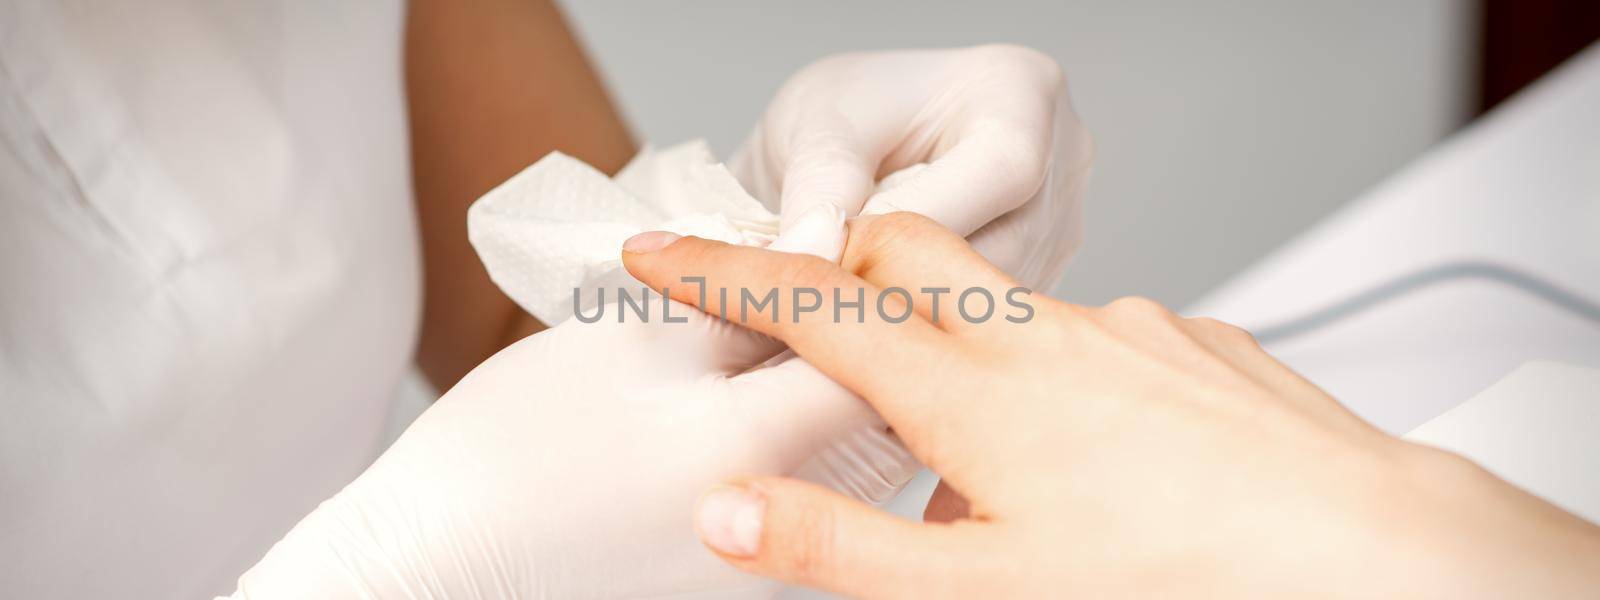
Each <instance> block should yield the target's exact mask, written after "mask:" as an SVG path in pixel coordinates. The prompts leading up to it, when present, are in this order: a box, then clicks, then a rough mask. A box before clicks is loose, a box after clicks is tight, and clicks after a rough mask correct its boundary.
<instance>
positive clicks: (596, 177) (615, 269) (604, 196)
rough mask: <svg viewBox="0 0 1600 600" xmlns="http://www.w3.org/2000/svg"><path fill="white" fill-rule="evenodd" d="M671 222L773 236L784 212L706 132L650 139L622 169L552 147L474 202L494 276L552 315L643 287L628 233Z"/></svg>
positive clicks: (762, 241) (560, 317)
mask: <svg viewBox="0 0 1600 600" xmlns="http://www.w3.org/2000/svg"><path fill="white" fill-rule="evenodd" d="M650 230H665V231H671V232H673V233H677V234H679V235H693V236H696V237H702V238H707V239H714V240H719V241H723V242H727V243H731V244H744V245H751V246H766V245H767V244H769V243H771V242H772V239H773V238H774V237H776V236H777V234H778V216H777V215H775V214H773V213H772V212H771V211H769V210H767V208H766V207H765V206H762V205H761V202H759V201H757V200H756V199H755V198H752V197H751V196H750V194H748V193H746V192H745V191H744V188H742V187H740V185H739V181H738V180H737V179H735V178H734V176H733V174H732V173H730V172H729V171H728V169H727V167H724V166H723V165H722V164H721V163H720V162H718V161H717V160H716V159H715V158H714V157H713V156H712V154H711V149H710V147H708V146H707V145H706V143H705V142H704V141H703V140H695V141H692V142H687V143H683V144H679V145H677V146H673V147H671V148H667V149H665V150H659V151H657V150H652V149H649V148H646V149H645V150H644V151H642V152H640V153H639V155H638V156H636V157H634V159H633V160H632V161H630V162H629V163H628V165H627V166H626V167H623V169H622V171H621V172H620V173H618V174H617V176H616V178H615V179H613V178H610V177H607V176H606V175H605V174H604V173H601V172H599V171H597V170H595V169H594V168H593V167H590V166H589V165H587V164H584V163H583V162H582V161H579V160H578V159H575V158H573V157H571V156H567V155H565V154H562V153H560V152H552V153H550V154H549V155H547V156H545V157H544V158H542V159H540V160H539V162H536V163H534V164H533V165H532V166H530V167H528V168H527V169H524V170H523V171H522V172H521V173H518V174H517V175H516V176H514V177H512V178H511V179H509V180H507V181H506V182H505V183H503V184H500V186H499V187H496V188H495V189H493V190H491V191H490V192H489V193H488V194H486V195H484V197H483V198H481V199H479V200H478V201H477V202H476V203H474V204H473V205H472V208H471V209H469V210H468V211H467V235H468V238H469V239H471V240H472V246H473V248H476V249H477V251H478V256H479V258H481V259H482V260H483V265H484V267H485V268H486V269H488V271H489V277H490V279H493V280H494V282H495V285H498V286H500V289H501V290H502V291H504V292H505V293H506V295H507V296H510V297H511V299H512V300H515V301H516V302H517V304H519V305H521V306H522V308H523V309H525V310H527V311H528V312H529V313H530V314H532V315H533V316H535V317H538V319H539V320H540V321H543V322H544V323H545V324H546V325H551V326H554V325H555V324H557V323H560V322H561V321H564V320H566V319H567V317H570V316H572V314H573V306H572V299H573V295H574V293H573V291H574V289H577V290H579V295H580V297H581V298H582V301H583V306H581V307H579V308H581V309H583V310H585V311H586V312H587V311H588V309H590V308H592V307H593V306H594V304H595V302H596V299H597V298H599V294H598V291H599V289H600V288H609V289H610V290H611V291H610V292H609V294H611V296H610V297H612V298H615V296H614V294H615V293H616V292H615V290H616V288H617V287H619V286H621V287H628V288H631V289H634V290H638V289H642V288H643V284H641V283H639V282H638V281H637V280H635V279H633V277H631V276H629V275H628V274H627V272H626V271H624V270H623V269H622V260H621V248H622V242H623V241H625V240H627V239H628V238H629V237H630V236H632V235H634V234H636V233H640V232H643V231H650Z"/></svg>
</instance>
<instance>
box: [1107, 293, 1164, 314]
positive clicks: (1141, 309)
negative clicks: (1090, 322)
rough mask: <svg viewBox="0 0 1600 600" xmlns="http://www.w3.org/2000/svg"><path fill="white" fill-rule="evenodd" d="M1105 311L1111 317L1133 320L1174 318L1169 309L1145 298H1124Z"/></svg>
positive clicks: (1108, 305)
mask: <svg viewBox="0 0 1600 600" xmlns="http://www.w3.org/2000/svg"><path fill="white" fill-rule="evenodd" d="M1103 310H1105V312H1106V313H1108V314H1111V315H1115V316H1119V317H1125V318H1133V319H1161V320H1171V319H1172V317H1173V316H1174V315H1173V314H1172V311H1169V310H1167V307H1165V306H1162V305H1161V303H1159V302H1156V301H1155V300H1151V299H1149V298H1146V297H1144V296H1124V297H1122V298H1118V299H1116V300H1112V301H1111V303H1109V304H1107V305H1106V306H1105V308H1104V309H1103Z"/></svg>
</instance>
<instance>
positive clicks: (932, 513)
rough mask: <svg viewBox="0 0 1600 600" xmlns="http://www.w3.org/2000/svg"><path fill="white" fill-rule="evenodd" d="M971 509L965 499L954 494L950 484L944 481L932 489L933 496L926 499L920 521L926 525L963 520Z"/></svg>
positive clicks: (958, 494) (956, 493)
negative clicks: (926, 505) (925, 505)
mask: <svg viewBox="0 0 1600 600" xmlns="http://www.w3.org/2000/svg"><path fill="white" fill-rule="evenodd" d="M970 509H971V507H970V506H969V505H968V504H967V499H966V497H965V496H962V495H961V494H960V493H958V492H956V491H955V489H954V488H951V487H950V484H948V483H945V482H944V481H940V482H939V486H938V487H935V488H933V495H932V496H930V497H928V507H927V508H925V509H923V511H922V520H923V521H925V522H928V523H949V522H951V521H954V520H956V519H965V518H967V517H968V516H969V515H971V510H970Z"/></svg>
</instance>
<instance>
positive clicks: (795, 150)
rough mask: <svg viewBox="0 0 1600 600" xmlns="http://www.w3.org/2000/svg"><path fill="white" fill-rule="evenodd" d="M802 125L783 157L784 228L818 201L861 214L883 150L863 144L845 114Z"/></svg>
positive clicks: (812, 118)
mask: <svg viewBox="0 0 1600 600" xmlns="http://www.w3.org/2000/svg"><path fill="white" fill-rule="evenodd" d="M805 118H806V119H807V123H806V124H805V125H804V126H800V127H797V128H796V130H797V132H798V133H796V134H795V136H796V137H795V139H793V140H791V141H790V142H789V144H788V145H787V149H788V152H787V155H786V156H785V157H784V159H783V160H782V163H781V164H782V166H781V173H782V175H781V177H780V179H781V180H782V201H781V202H782V204H781V207H782V215H781V216H782V225H781V227H782V229H785V230H787V229H788V228H789V226H790V225H792V224H793V223H794V221H795V219H798V218H799V216H800V215H802V214H804V213H805V212H806V211H808V210H810V209H811V207H813V206H816V205H818V204H824V203H831V204H833V205H834V206H837V207H839V208H840V209H842V210H844V212H845V214H847V215H854V214H856V213H859V212H861V206H862V204H863V203H865V202H866V200H867V196H868V195H869V194H871V193H872V187H873V185H874V177H875V176H876V174H877V170H878V162H879V161H880V160H881V159H882V158H883V157H882V154H881V152H878V151H876V150H873V149H870V148H867V147H866V146H864V145H862V143H861V141H860V138H861V136H860V135H857V134H855V133H853V131H854V128H853V127H852V126H850V124H849V123H847V122H845V120H844V119H843V117H840V116H836V115H830V114H823V115H808V116H806V117H805Z"/></svg>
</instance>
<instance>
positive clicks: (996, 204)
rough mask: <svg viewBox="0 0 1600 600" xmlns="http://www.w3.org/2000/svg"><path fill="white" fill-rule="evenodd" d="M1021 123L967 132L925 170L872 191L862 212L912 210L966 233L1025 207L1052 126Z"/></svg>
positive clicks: (1043, 165)
mask: <svg viewBox="0 0 1600 600" xmlns="http://www.w3.org/2000/svg"><path fill="white" fill-rule="evenodd" d="M1040 110H1050V108H1049V106H1048V105H1046V106H1045V107H1044V108H1042V109H1040ZM1022 123H1023V122H1022V121H1013V120H1010V119H997V120H994V121H988V122H986V124H985V125H984V126H982V127H981V128H980V129H978V130H976V131H974V132H972V133H970V134H966V135H963V136H962V137H961V138H960V139H959V141H957V142H956V143H955V145H954V146H953V147H951V148H950V150H949V151H948V152H946V153H945V154H944V155H942V156H940V157H939V158H937V159H934V161H933V162H932V163H931V164H929V165H928V167H927V168H924V169H921V170H920V171H919V172H917V173H915V174H914V175H912V176H910V177H909V178H908V179H907V180H906V181H903V182H900V183H899V184H898V185H895V186H893V187H891V188H889V189H887V190H885V191H883V192H880V193H878V194H875V195H873V196H872V197H871V198H870V199H869V201H868V202H867V204H866V206H865V207H864V208H863V209H862V211H861V212H862V214H868V215H877V214H888V213H892V212H898V211H910V212H914V213H918V214H921V215H923V216H926V217H928V218H930V219H933V220H934V221H938V222H939V223H940V224H942V225H944V226H946V227H949V228H950V229H951V230H953V231H955V232H956V233H957V234H959V235H961V236H963V237H964V236H967V235H970V234H971V233H972V232H974V231H977V230H978V228H979V227H982V226H983V225H984V224H985V223H988V222H990V221H993V220H994V219H996V218H998V217H999V216H1000V215H1003V214H1006V213H1008V212H1011V211H1012V210H1014V209H1016V208H1017V207H1020V206H1022V205H1023V204H1024V203H1026V202H1027V201H1028V200H1029V199H1030V198H1032V197H1033V195H1034V193H1035V192H1037V191H1038V190H1039V186H1040V185H1041V184H1042V183H1043V182H1044V177H1045V173H1046V172H1047V170H1048V168H1049V160H1050V128H1048V127H1030V126H1026V125H1023V124H1022Z"/></svg>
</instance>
